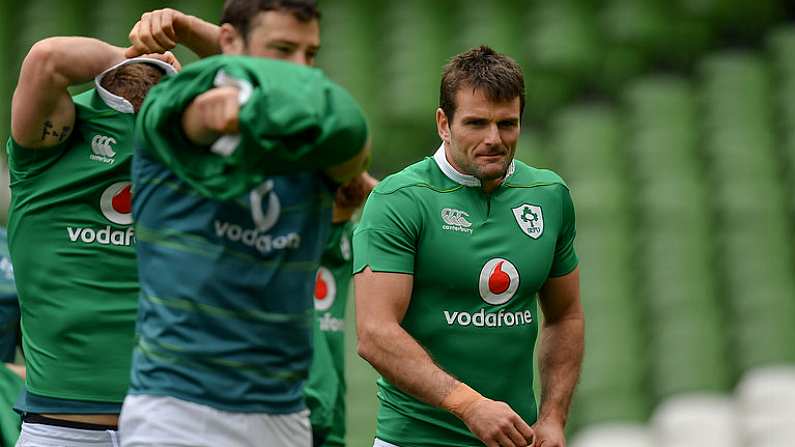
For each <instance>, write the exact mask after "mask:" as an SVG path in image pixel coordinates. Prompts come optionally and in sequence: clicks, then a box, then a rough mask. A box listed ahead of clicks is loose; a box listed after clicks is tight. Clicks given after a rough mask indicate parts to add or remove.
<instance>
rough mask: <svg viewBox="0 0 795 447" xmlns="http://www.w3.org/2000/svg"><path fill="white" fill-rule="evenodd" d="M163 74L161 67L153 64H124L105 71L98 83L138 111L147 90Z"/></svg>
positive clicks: (158, 80)
mask: <svg viewBox="0 0 795 447" xmlns="http://www.w3.org/2000/svg"><path fill="white" fill-rule="evenodd" d="M165 74H166V73H165V71H163V69H162V68H160V67H157V66H155V65H153V64H147V63H145V62H141V63H135V64H125V65H122V66H121V67H118V68H115V69H113V70H111V71H109V72H107V73H105V75H104V76H102V80H101V81H100V85H101V86H102V88H104V89H105V90H107V91H109V92H111V93H113V94H114V95H116V96H121V97H122V98H124V99H126V100H127V101H130V104H132V106H133V110H134V111H135V113H138V111H139V110H140V109H141V105H142V104H143V102H144V99H145V98H146V95H147V93H149V90H150V89H151V88H152V87H154V86H155V85H156V84H157V83H158V82H160V80H161V79H162V78H163V76H165Z"/></svg>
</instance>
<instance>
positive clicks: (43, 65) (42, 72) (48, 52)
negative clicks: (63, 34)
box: [20, 37, 59, 83]
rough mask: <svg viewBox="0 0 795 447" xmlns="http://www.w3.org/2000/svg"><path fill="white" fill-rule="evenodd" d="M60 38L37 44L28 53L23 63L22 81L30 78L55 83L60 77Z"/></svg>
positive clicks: (52, 38)
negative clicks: (31, 76)
mask: <svg viewBox="0 0 795 447" xmlns="http://www.w3.org/2000/svg"><path fill="white" fill-rule="evenodd" d="M57 39H58V38H57V37H50V38H47V39H44V40H40V41H38V42H36V43H35V44H34V45H33V47H31V49H30V51H28V54H27V56H25V60H24V61H23V62H22V71H23V73H25V74H24V75H20V79H21V80H22V79H26V78H28V79H29V78H30V77H29V76H28V75H33V78H34V79H41V80H44V81H45V82H49V83H54V82H55V80H56V78H57V75H58V68H57V67H58V64H57V62H58V55H59V51H58V49H59V46H58V40H57Z"/></svg>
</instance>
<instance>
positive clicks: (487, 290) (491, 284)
mask: <svg viewBox="0 0 795 447" xmlns="http://www.w3.org/2000/svg"><path fill="white" fill-rule="evenodd" d="M518 289H519V271H517V270H516V267H515V266H514V265H513V264H511V261H508V260H507V259H503V258H494V259H490V260H489V261H488V262H486V265H484V266H483V269H482V270H481V271H480V281H479V283H478V290H479V291H480V297H481V298H483V301H485V302H487V303H489V304H491V305H494V306H499V305H500V304H505V303H507V302H508V301H510V300H511V298H513V296H514V294H515V293H516V291H517V290H518Z"/></svg>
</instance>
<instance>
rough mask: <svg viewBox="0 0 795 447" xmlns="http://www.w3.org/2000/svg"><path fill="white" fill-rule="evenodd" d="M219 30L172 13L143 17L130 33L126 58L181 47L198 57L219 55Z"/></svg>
mask: <svg viewBox="0 0 795 447" xmlns="http://www.w3.org/2000/svg"><path fill="white" fill-rule="evenodd" d="M220 35H221V27H220V26H218V25H213V24H212V23H209V22H206V21H204V20H202V19H200V18H198V17H195V16H191V15H188V14H184V13H182V12H180V11H177V10H176V9H171V8H165V9H158V10H155V11H151V12H147V13H144V14H143V15H142V16H141V19H140V20H139V21H138V22H136V24H135V25H134V26H133V29H132V30H131V31H130V35H129V38H130V43H131V44H132V45H131V46H130V47H129V48H127V52H126V53H125V54H126V56H127V57H135V56H140V55H142V54H147V53H163V52H165V51H167V50H171V49H173V48H174V47H175V46H177V44H182V45H185V46H186V47H188V48H189V49H190V50H191V51H193V52H194V53H196V55H198V56H199V57H202V58H204V57H207V56H212V55H214V54H220V53H221V46H220V43H219V42H220Z"/></svg>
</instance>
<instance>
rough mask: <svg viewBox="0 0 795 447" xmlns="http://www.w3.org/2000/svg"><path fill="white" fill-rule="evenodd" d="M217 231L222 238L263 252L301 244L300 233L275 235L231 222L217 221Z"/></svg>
mask: <svg viewBox="0 0 795 447" xmlns="http://www.w3.org/2000/svg"><path fill="white" fill-rule="evenodd" d="M215 233H216V234H217V235H218V237H220V238H226V239H228V240H230V241H232V242H240V243H242V244H243V245H247V246H249V247H253V248H255V249H256V250H257V251H259V252H260V253H263V254H267V253H270V252H271V251H273V250H285V249H288V248H292V249H295V248H298V247H300V246H301V236H300V235H299V234H298V233H288V234H286V235H283V236H276V237H273V236H271V235H270V234H267V233H264V234H263V232H262V231H260V230H258V229H256V228H246V229H243V228H242V227H241V226H240V225H237V224H230V223H229V222H221V221H218V220H216V221H215Z"/></svg>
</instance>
